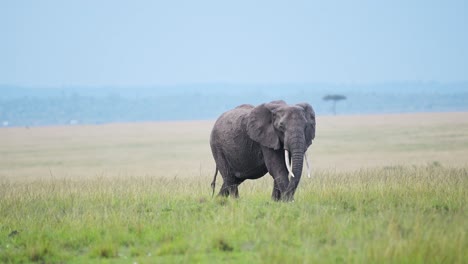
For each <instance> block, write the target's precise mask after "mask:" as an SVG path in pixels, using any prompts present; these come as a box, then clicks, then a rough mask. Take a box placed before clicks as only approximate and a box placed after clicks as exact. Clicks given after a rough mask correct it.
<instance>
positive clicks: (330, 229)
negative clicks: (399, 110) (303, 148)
mask: <svg viewBox="0 0 468 264" xmlns="http://www.w3.org/2000/svg"><path fill="white" fill-rule="evenodd" d="M213 123H214V121H199V122H160V123H129V124H108V125H96V126H64V127H59V126H53V127H30V128H24V127H17V128H1V129H0V262H1V263H30V262H39V263H93V262H94V263H220V262H223V263H467V262H468V239H467V231H468V220H467V219H468V214H467V209H468V206H467V204H468V194H467V190H468V158H467V157H468V113H420V114H398V115H397V114H395V115H366V116H357V115H356V116H318V117H317V134H316V140H315V141H314V143H313V144H312V146H311V147H310V148H309V150H308V157H309V159H310V163H311V166H312V177H311V178H310V179H309V178H307V177H306V175H305V174H306V173H304V175H303V177H302V180H301V183H300V184H299V187H298V190H297V192H296V195H295V202H293V203H282V202H273V201H271V198H270V195H271V191H272V187H273V180H272V178H271V176H269V175H268V174H267V175H265V177H263V178H261V179H259V180H255V181H247V182H244V183H243V184H242V185H240V187H239V193H240V198H239V199H237V200H234V199H224V198H216V197H215V198H212V197H211V188H210V183H211V181H212V178H213V173H214V170H215V163H214V160H213V158H212V155H211V151H210V147H209V134H210V130H211V128H212V125H213ZM221 184H222V179H221V177H220V176H219V175H218V180H217V186H216V187H217V188H216V192H218V191H219V188H220V186H221Z"/></svg>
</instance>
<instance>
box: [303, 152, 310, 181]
mask: <svg viewBox="0 0 468 264" xmlns="http://www.w3.org/2000/svg"><path fill="white" fill-rule="evenodd" d="M304 159H305V162H306V166H307V177H308V178H310V167H309V161H308V159H307V153H304Z"/></svg>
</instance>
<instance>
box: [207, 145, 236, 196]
mask: <svg viewBox="0 0 468 264" xmlns="http://www.w3.org/2000/svg"><path fill="white" fill-rule="evenodd" d="M212 151H213V153H214V156H215V161H216V167H217V168H218V170H219V172H220V173H221V176H222V177H223V186H221V190H220V191H219V193H218V196H224V197H227V196H229V195H231V196H232V197H236V198H237V197H239V191H238V189H237V186H238V185H239V184H240V183H241V182H242V181H239V180H238V178H236V176H235V175H234V173H233V171H234V170H233V169H231V168H230V166H229V163H228V162H227V160H226V157H225V155H224V153H223V152H222V151H221V150H218V149H216V148H213V150H212Z"/></svg>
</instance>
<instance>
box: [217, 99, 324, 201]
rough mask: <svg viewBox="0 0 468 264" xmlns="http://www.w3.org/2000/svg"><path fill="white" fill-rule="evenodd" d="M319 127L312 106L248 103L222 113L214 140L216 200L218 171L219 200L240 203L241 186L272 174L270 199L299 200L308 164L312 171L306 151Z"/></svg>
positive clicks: (279, 102) (282, 103)
mask: <svg viewBox="0 0 468 264" xmlns="http://www.w3.org/2000/svg"><path fill="white" fill-rule="evenodd" d="M315 126H316V122H315V111H314V109H313V108H312V106H311V105H310V104H308V103H300V104H296V105H288V104H286V102H284V101H282V100H280V101H272V102H270V103H263V104H260V105H258V106H256V107H255V106H253V105H249V104H243V105H240V106H238V107H236V108H234V109H232V110H229V111H227V112H225V113H223V114H222V115H221V116H220V117H219V118H218V119H217V120H216V122H215V124H214V126H213V129H212V131H211V135H210V146H211V151H212V154H213V158H214V160H215V163H216V170H215V174H214V177H213V181H212V183H211V188H212V189H213V195H214V191H215V185H216V176H217V175H218V171H219V172H220V173H221V176H222V178H223V185H222V187H221V189H220V191H219V194H218V196H224V197H227V196H233V197H235V198H237V197H239V191H238V186H239V185H240V184H241V183H242V182H244V181H245V180H247V179H251V180H253V179H258V178H260V177H263V176H264V175H265V174H266V173H267V172H268V173H269V174H270V175H271V176H272V177H273V179H274V186H273V192H272V195H271V198H272V199H273V200H274V201H294V193H295V192H296V188H297V186H298V184H299V181H300V179H301V175H302V168H303V161H304V159H305V161H306V166H307V167H309V165H308V161H307V155H306V151H307V149H308V147H309V146H310V145H311V144H312V140H314V139H315ZM290 154H291V155H290ZM308 170H310V169H309V168H308ZM308 174H309V177H310V171H309V173H308ZM290 176H291V179H290V178H289V177H290Z"/></svg>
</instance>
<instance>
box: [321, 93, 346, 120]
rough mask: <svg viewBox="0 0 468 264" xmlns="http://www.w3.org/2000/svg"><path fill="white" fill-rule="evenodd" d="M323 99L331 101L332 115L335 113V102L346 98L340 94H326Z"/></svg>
mask: <svg viewBox="0 0 468 264" xmlns="http://www.w3.org/2000/svg"><path fill="white" fill-rule="evenodd" d="M323 100H325V101H333V115H336V102H338V101H341V100H346V96H344V95H341V94H327V95H325V96H324V97H323Z"/></svg>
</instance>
